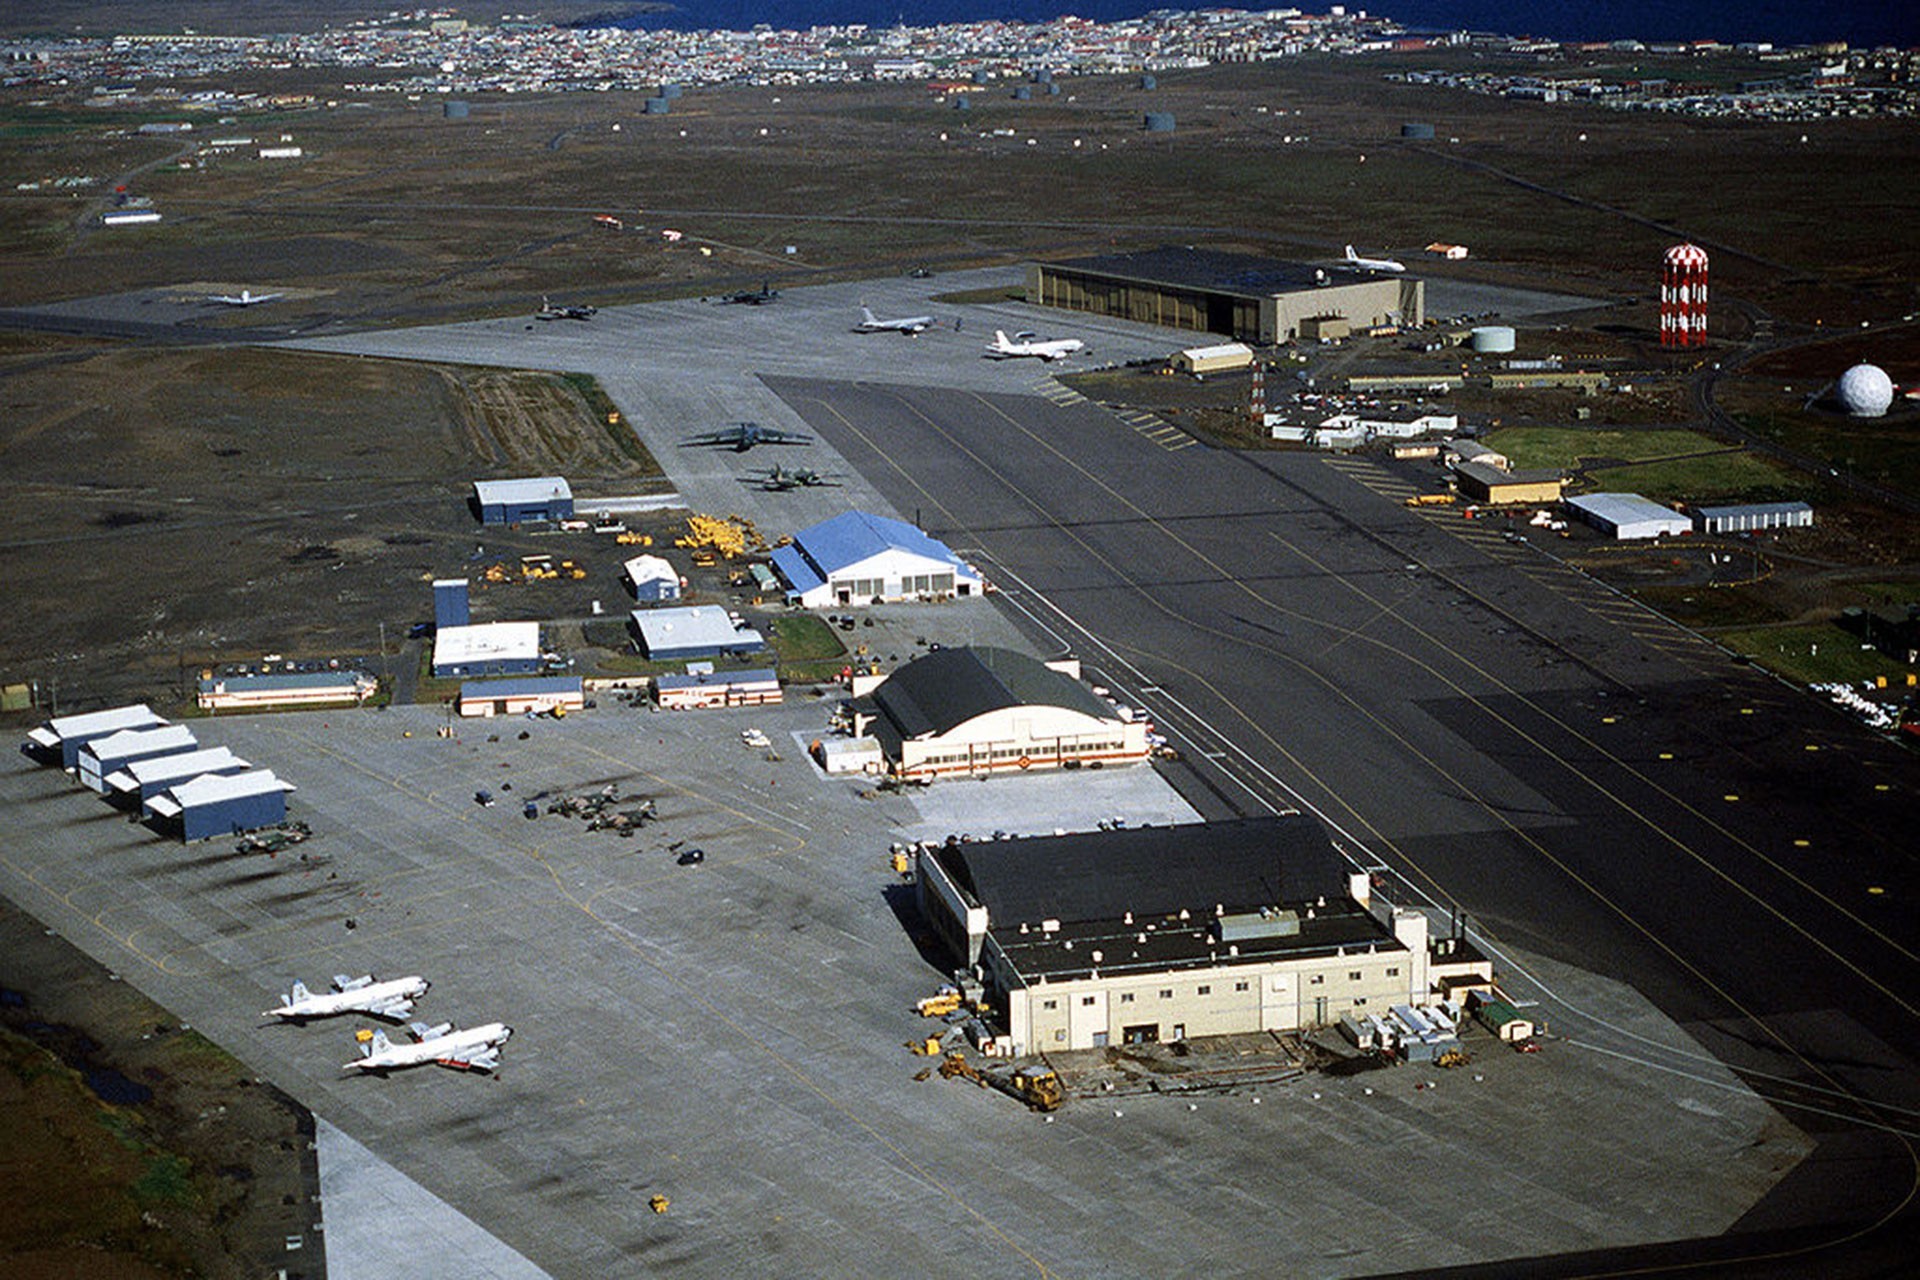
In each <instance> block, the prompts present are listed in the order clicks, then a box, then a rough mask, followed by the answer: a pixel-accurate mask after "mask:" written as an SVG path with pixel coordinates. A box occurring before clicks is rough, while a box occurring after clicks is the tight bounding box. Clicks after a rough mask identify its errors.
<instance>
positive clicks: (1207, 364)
mask: <svg viewBox="0 0 1920 1280" xmlns="http://www.w3.org/2000/svg"><path fill="white" fill-rule="evenodd" d="M1168 363H1169V364H1170V365H1171V366H1172V368H1173V371H1174V372H1175V373H1187V374H1192V375H1193V376H1194V377H1196V378H1198V377H1203V376H1205V375H1206V374H1209V373H1231V372H1233V371H1234V370H1236V369H1251V368H1252V367H1253V348H1252V347H1250V346H1248V345H1247V344H1246V343H1244V342H1221V343H1216V344H1215V345H1213V346H1210V347H1188V348H1187V349H1186V350H1184V351H1179V352H1176V353H1174V357H1173V359H1172V360H1170V361H1169V362H1168Z"/></svg>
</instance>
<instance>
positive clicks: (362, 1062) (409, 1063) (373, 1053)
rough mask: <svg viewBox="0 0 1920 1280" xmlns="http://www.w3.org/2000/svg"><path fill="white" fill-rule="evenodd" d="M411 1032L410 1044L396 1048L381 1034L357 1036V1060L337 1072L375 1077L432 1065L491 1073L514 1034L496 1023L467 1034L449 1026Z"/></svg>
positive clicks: (415, 1026) (418, 1026)
mask: <svg viewBox="0 0 1920 1280" xmlns="http://www.w3.org/2000/svg"><path fill="white" fill-rule="evenodd" d="M411 1031H412V1034H413V1043H411V1044H407V1043H404V1042H403V1043H400V1044H395V1043H393V1042H392V1041H391V1040H389V1039H387V1033H386V1032H384V1031H361V1032H359V1033H358V1034H357V1036H356V1038H357V1039H358V1040H359V1042H360V1058H359V1060H358V1061H355V1062H347V1063H342V1064H341V1067H340V1069H341V1070H342V1071H366V1072H372V1073H374V1074H378V1073H380V1072H384V1071H398V1070H402V1069H404V1068H406V1067H418V1066H421V1065H424V1064H425V1063H429V1062H431V1063H434V1064H435V1065H437V1066H442V1067H453V1068H455V1069H456V1070H460V1071H491V1070H493V1069H494V1068H495V1067H497V1066H499V1065H500V1046H501V1045H503V1044H505V1043H506V1042H507V1037H509V1036H511V1035H512V1034H513V1028H512V1027H509V1026H507V1025H505V1024H504V1023H499V1022H489V1023H487V1024H486V1025H485V1026H479V1027H473V1028H471V1029H470V1030H467V1031H455V1030H454V1029H453V1024H452V1023H451V1022H443V1023H441V1024H440V1025H439V1026H435V1027H430V1026H428V1025H427V1024H426V1023H424V1022H416V1023H414V1024H412V1027H411Z"/></svg>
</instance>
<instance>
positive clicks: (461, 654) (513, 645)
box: [433, 622, 540, 679]
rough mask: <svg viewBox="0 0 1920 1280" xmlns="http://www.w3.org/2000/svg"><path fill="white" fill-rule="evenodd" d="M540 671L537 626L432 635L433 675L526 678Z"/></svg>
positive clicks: (481, 626) (497, 625)
mask: <svg viewBox="0 0 1920 1280" xmlns="http://www.w3.org/2000/svg"><path fill="white" fill-rule="evenodd" d="M539 670H540V624H539V623H537V622H482V623H477V624H475V625H473V626H470V627H442V628H440V629H439V630H437V631H435V632H434V635H433V674H434V675H435V676H436V677H439V678H442V679H444V678H445V677H447V676H525V675H532V674H534V673H535V672H537V671H539Z"/></svg>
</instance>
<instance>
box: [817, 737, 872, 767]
mask: <svg viewBox="0 0 1920 1280" xmlns="http://www.w3.org/2000/svg"><path fill="white" fill-rule="evenodd" d="M813 757H814V759H816V760H818V761H819V762H820V767H821V768H822V769H825V770H826V771H827V772H828V773H832V774H841V773H885V772H886V770H887V757H886V753H885V752H883V751H882V750H881V749H880V739H878V738H874V737H864V738H822V739H821V740H820V741H818V742H816V743H814V744H813Z"/></svg>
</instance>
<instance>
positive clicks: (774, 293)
mask: <svg viewBox="0 0 1920 1280" xmlns="http://www.w3.org/2000/svg"><path fill="white" fill-rule="evenodd" d="M779 296H780V291H779V290H778V289H775V288H773V287H771V286H770V285H769V284H768V283H767V282H766V281H764V280H762V281H761V282H760V287H759V288H758V289H742V290H741V291H740V292H738V293H723V294H721V295H720V297H719V299H718V300H719V301H720V302H723V303H727V302H735V303H742V304H744V305H746V306H749V307H764V306H765V305H767V303H769V302H772V301H774V300H775V299H777V298H779Z"/></svg>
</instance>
